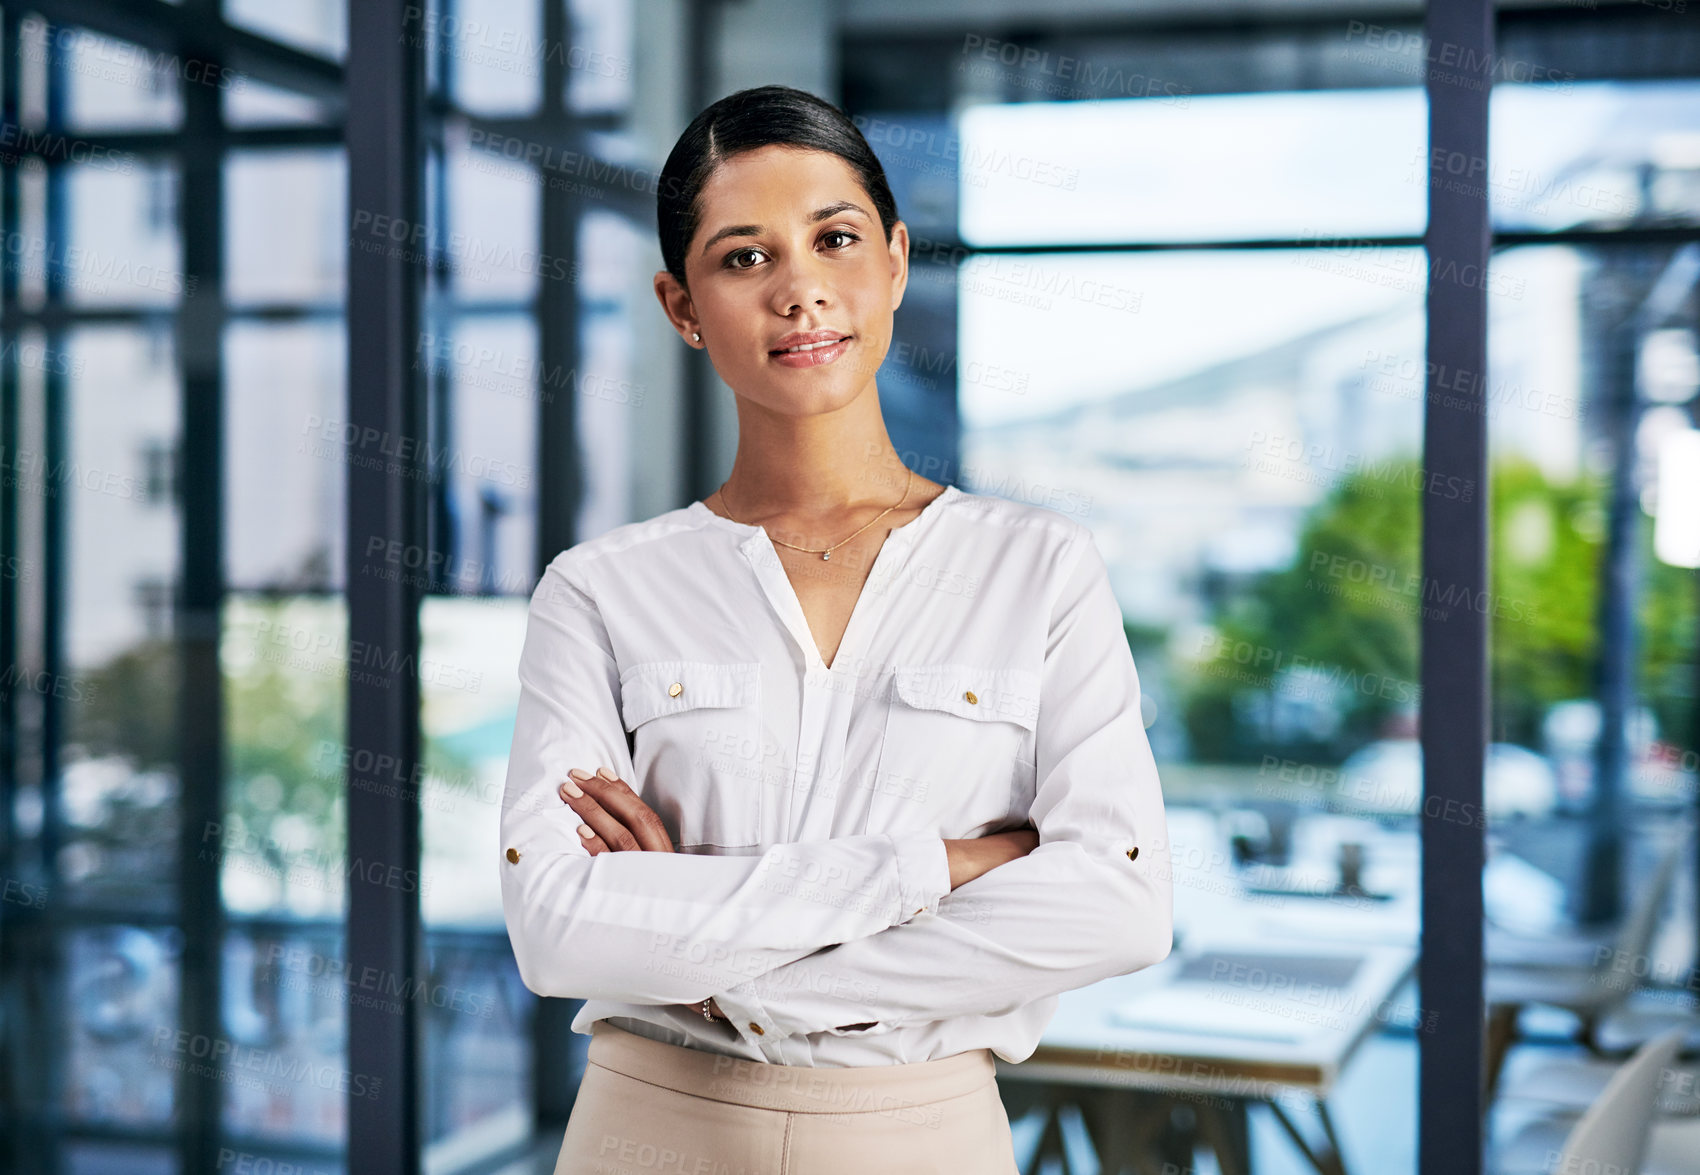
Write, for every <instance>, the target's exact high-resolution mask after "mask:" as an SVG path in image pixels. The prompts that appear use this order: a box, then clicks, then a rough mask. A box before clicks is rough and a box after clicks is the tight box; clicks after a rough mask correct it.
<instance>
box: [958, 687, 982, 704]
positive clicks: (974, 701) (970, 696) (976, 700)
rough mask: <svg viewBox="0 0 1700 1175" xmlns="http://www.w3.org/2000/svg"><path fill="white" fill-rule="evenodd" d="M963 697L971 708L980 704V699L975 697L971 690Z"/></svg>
mask: <svg viewBox="0 0 1700 1175" xmlns="http://www.w3.org/2000/svg"><path fill="white" fill-rule="evenodd" d="M962 696H963V697H965V698H967V699H968V704H969V705H970V706H977V705H979V704H980V699H979V698H976V697H975V696H974V691H973V690H969V691H968V692H967V693H965V694H963V695H962Z"/></svg>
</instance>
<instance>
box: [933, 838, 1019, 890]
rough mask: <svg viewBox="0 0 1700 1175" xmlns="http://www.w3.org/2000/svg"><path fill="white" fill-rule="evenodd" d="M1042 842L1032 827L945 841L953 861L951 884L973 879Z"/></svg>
mask: <svg viewBox="0 0 1700 1175" xmlns="http://www.w3.org/2000/svg"><path fill="white" fill-rule="evenodd" d="M1038 846H1039V833H1038V830H1037V829H1032V828H1016V829H1012V830H1010V831H1009V832H994V833H991V834H990V835H988V836H976V837H970V838H968V839H967V840H947V841H945V842H944V854H945V858H946V859H947V860H948V861H949V862H950V888H951V889H955V888H956V887H957V886H959V885H961V884H962V883H963V882H965V881H973V880H974V879H975V878H976V877H979V876H980V875H981V874H982V873H989V872H991V871H992V870H993V869H996V868H997V867H998V866H999V865H1002V864H1004V863H1005V862H1006V861H1013V860H1015V859H1016V858H1017V857H1025V856H1026V855H1027V854H1028V853H1030V852H1032V851H1033V850H1034V849H1035V848H1037V847H1038Z"/></svg>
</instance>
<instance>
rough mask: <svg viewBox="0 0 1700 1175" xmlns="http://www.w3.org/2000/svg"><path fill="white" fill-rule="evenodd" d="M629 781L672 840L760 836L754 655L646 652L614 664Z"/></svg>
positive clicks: (735, 841) (732, 842)
mask: <svg viewBox="0 0 1700 1175" xmlns="http://www.w3.org/2000/svg"><path fill="white" fill-rule="evenodd" d="M620 713H621V717H622V719H623V721H624V723H625V727H626V729H627V730H628V731H631V732H632V737H631V741H632V766H633V769H634V773H635V774H636V776H637V778H636V779H635V780H634V781H632V784H633V788H634V789H635V790H636V791H637V793H638V795H639V797H640V798H642V800H643V801H644V802H645V803H646V804H648V805H649V806H650V807H651V808H653V809H654V810H655V813H656V815H658V816H660V817H661V820H662V822H663V823H664V824H665V825H666V826H667V832H668V835H670V836H671V837H672V838H673V843H674V844H675V845H676V846H678V847H679V848H686V847H693V846H707V845H713V846H740V845H754V844H758V843H760V841H761V831H762V773H761V745H762V722H761V662H759V661H744V662H730V663H727V662H715V661H648V662H644V663H642V664H638V665H631V666H628V667H627V668H626V669H625V670H624V671H623V672H622V673H621V674H620Z"/></svg>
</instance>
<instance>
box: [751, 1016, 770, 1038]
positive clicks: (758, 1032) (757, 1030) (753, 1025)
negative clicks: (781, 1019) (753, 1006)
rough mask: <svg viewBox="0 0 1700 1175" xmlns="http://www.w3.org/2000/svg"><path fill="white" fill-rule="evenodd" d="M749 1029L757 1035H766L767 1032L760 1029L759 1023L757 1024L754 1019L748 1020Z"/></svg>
mask: <svg viewBox="0 0 1700 1175" xmlns="http://www.w3.org/2000/svg"><path fill="white" fill-rule="evenodd" d="M750 1031H751V1032H753V1033H755V1034H756V1035H757V1036H766V1035H767V1033H765V1032H763V1031H762V1030H761V1025H760V1024H757V1023H756V1022H755V1021H754V1020H751V1021H750Z"/></svg>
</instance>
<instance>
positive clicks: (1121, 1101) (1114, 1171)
mask: <svg viewBox="0 0 1700 1175" xmlns="http://www.w3.org/2000/svg"><path fill="white" fill-rule="evenodd" d="M1075 1100H1076V1104H1077V1105H1078V1106H1079V1107H1080V1116H1081V1119H1082V1120H1083V1121H1084V1122H1085V1124H1086V1136H1087V1138H1089V1139H1090V1140H1091V1142H1092V1150H1093V1153H1094V1154H1096V1155H1097V1156H1098V1171H1099V1175H1162V1172H1163V1171H1164V1170H1165V1169H1167V1168H1171V1167H1172V1168H1175V1169H1178V1170H1183V1171H1184V1170H1189V1169H1190V1168H1191V1167H1192V1165H1193V1161H1192V1151H1191V1139H1190V1137H1185V1138H1177V1137H1176V1132H1175V1129H1174V1120H1173V1108H1174V1104H1175V1103H1174V1101H1173V1099H1171V1098H1169V1097H1167V1096H1165V1095H1163V1094H1153V1093H1147V1092H1144V1091H1141V1090H1126V1089H1086V1088H1080V1089H1078V1090H1077V1091H1076V1099H1075ZM1183 1144H1184V1145H1183Z"/></svg>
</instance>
